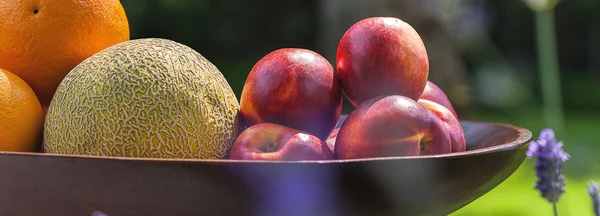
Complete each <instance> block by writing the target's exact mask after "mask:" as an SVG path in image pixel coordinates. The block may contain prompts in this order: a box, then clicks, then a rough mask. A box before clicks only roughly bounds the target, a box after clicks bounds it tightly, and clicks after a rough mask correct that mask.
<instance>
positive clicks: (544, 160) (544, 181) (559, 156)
mask: <svg viewBox="0 0 600 216" xmlns="http://www.w3.org/2000/svg"><path fill="white" fill-rule="evenodd" d="M562 147H563V143H562V142H558V141H556V139H555V136H554V131H553V130H552V129H549V128H546V129H543V130H542V132H541V133H540V137H539V138H538V140H536V141H533V142H531V143H530V144H529V149H528V151H527V157H528V158H533V157H535V158H537V162H536V163H535V166H534V168H535V171H536V175H537V177H538V181H537V184H536V186H535V189H537V190H539V191H540V192H541V195H542V197H543V198H545V199H546V200H548V201H549V202H551V203H553V204H556V202H558V200H559V199H560V196H561V195H562V194H563V193H564V192H565V190H564V186H565V179H564V176H563V172H562V165H563V164H564V163H565V162H566V161H567V160H569V158H570V156H569V154H567V153H566V152H565V151H564V150H563V148H562Z"/></svg>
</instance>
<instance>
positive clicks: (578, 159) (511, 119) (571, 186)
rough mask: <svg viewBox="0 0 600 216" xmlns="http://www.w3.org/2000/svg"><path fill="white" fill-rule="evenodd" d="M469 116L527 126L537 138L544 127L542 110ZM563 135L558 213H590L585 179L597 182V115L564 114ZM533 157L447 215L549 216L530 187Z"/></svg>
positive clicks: (533, 179) (533, 178)
mask: <svg viewBox="0 0 600 216" xmlns="http://www.w3.org/2000/svg"><path fill="white" fill-rule="evenodd" d="M470 119H473V120H481V121H494V122H503V123H508V124H513V125H517V126H520V127H524V128H527V129H529V130H531V131H532V133H533V135H534V139H537V137H538V135H539V132H540V130H541V129H542V128H543V127H544V118H543V112H542V110H536V109H532V110H520V111H519V112H518V113H516V114H498V113H486V112H478V115H477V116H472V117H471V118H470ZM565 120H566V132H567V133H566V136H565V137H557V139H558V140H561V141H563V142H564V144H565V150H566V151H567V152H568V153H569V154H570V155H571V159H570V160H569V161H567V163H566V164H565V167H564V170H565V177H566V184H567V186H566V192H565V194H564V195H563V197H562V199H561V201H560V202H559V203H558V211H559V215H560V216H568V215H572V216H575V215H576V216H587V215H589V216H592V215H593V213H592V206H591V199H590V197H589V196H588V194H587V182H588V181H589V180H596V181H600V170H599V169H598V166H595V164H599V163H600V159H599V158H598V157H597V156H598V155H600V145H598V144H597V142H598V140H600V133H598V132H597V131H600V124H598V122H600V114H598V113H596V114H590V113H582V112H578V113H566V119H565ZM533 163H534V160H533V159H525V162H524V163H523V164H522V165H521V167H520V168H519V169H518V170H517V171H516V172H515V173H514V174H513V175H512V176H511V177H509V178H508V179H507V180H506V181H505V182H503V183H502V184H500V185H499V186H498V187H496V188H495V189H493V190H492V191H490V192H489V193H487V194H486V195H484V196H482V197H481V198H479V199H478V200H476V201H474V202H472V203H471V204H469V205H467V206H465V207H464V208H462V209H460V210H458V211H456V212H454V213H453V214H451V216H471V215H473V216H475V215H494V216H498V215H499V216H503V215H507V216H508V215H511V216H512V215H514V216H519V215H552V206H551V205H550V204H549V203H548V202H546V201H545V200H544V199H542V198H541V197H540V196H539V192H538V191H536V190H534V188H533V187H534V185H535V182H536V180H537V179H536V176H535V173H534V170H533Z"/></svg>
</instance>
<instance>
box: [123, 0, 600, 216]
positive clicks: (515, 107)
mask: <svg viewBox="0 0 600 216" xmlns="http://www.w3.org/2000/svg"><path fill="white" fill-rule="evenodd" d="M530 1H536V0H530ZM122 3H123V5H124V7H125V10H126V12H127V16H128V18H129V22H130V28H131V37H132V39H136V38H148V37H159V38H168V39H171V40H174V41H177V42H180V43H183V44H186V45H188V46H190V47H192V48H194V49H195V50H197V51H198V52H200V53H201V54H202V55H204V56H205V57H206V58H208V59H209V60H210V61H211V62H213V63H214V64H215V65H216V66H217V67H218V68H219V69H220V70H221V72H222V73H223V74H224V75H225V76H226V78H227V80H228V81H229V83H230V85H231V86H232V87H233V89H234V91H235V92H236V94H237V95H238V97H239V95H240V94H241V91H242V88H243V84H244V82H245V79H246V76H247V74H248V72H249V71H250V69H251V68H252V66H253V65H254V63H256V62H257V61H258V60H259V59H260V58H261V57H262V56H264V55H266V54H267V53H269V52H271V51H273V50H275V49H278V48H284V47H299V48H306V49H311V50H314V51H316V52H318V53H320V54H321V55H323V56H324V57H326V58H327V59H328V60H329V61H330V62H331V63H332V65H334V66H335V52H336V49H337V43H338V41H339V39H340V38H341V36H342V35H343V33H344V32H345V31H346V30H347V29H348V28H349V27H350V26H351V25H352V24H353V23H355V22H357V21H359V20H361V19H363V18H366V17H370V16H394V17H398V18H400V19H403V20H404V21H406V22H408V23H410V24H411V25H412V26H413V27H414V28H415V29H416V30H417V31H418V32H419V34H420V35H421V37H422V38H423V40H424V42H425V45H426V47H427V50H428V55H429V59H430V77H429V78H430V80H432V81H433V82H435V83H436V84H438V85H439V86H440V87H441V88H442V89H443V90H444V91H445V92H446V93H447V94H448V96H449V97H450V99H451V100H452V102H453V103H454V105H455V108H456V109H457V112H458V113H459V116H460V118H461V119H462V120H479V121H495V122H504V123H509V124H514V125H517V126H521V127H525V128H528V129H530V130H531V131H532V132H533V133H534V136H535V138H537V135H538V134H539V132H540V130H541V129H542V128H544V127H548V124H546V121H545V119H544V114H543V105H542V104H543V103H542V102H543V101H542V100H541V98H542V97H541V83H540V76H539V71H538V53H537V48H536V40H537V39H536V26H535V17H534V12H532V10H530V9H529V8H528V7H527V5H526V4H525V3H523V2H522V1H520V0H471V1H467V0H450V1H448V0H420V1H416V0H287V1H274V0H270V1H267V0H252V1H248V0H200V1H192V0H145V1H139V0H122ZM554 14H555V18H556V25H555V28H556V38H557V44H556V45H557V49H558V59H559V61H558V63H559V64H560V68H559V72H560V85H561V91H560V93H561V95H562V100H563V101H562V102H563V103H562V106H563V108H564V115H565V124H564V129H565V130H564V131H562V132H561V133H560V134H558V139H559V140H563V141H564V143H565V149H566V151H567V152H568V153H570V154H571V156H572V158H571V160H569V161H568V162H567V163H566V165H565V174H566V178H567V180H566V181H567V188H566V190H567V192H566V193H565V195H564V197H563V199H562V200H561V201H560V203H559V204H558V209H559V212H560V215H577V216H585V215H592V211H591V199H589V196H588V194H587V187H586V184H587V182H588V181H589V180H597V181H600V167H599V166H596V164H598V163H600V159H598V157H597V156H599V155H600V145H599V144H598V141H599V140H600V132H599V131H600V124H599V123H600V112H599V110H600V93H598V92H599V91H600V87H599V86H598V84H599V83H600V1H599V0H564V1H561V2H560V3H559V4H558V6H557V7H556V11H555V12H554ZM351 109H352V107H351V105H350V104H349V103H347V102H346V101H345V103H344V112H349V111H350V110H351ZM532 165H533V161H532V160H526V161H525V162H524V163H523V165H522V166H521V168H520V169H519V170H518V171H517V172H516V173H515V174H514V175H513V176H511V177H510V178H509V179H507V180H506V181H505V182H504V183H503V184H501V185H499V186H498V187H497V188H495V189H494V190H493V191H491V192H489V193H488V194H486V195H484V196H483V197H481V198H480V199H478V200H476V201H475V202H473V203H471V204H470V205H468V206H466V207H464V208H463V209H461V210H459V211H457V212H455V213H454V214H452V215H454V216H466V215H551V213H552V211H551V210H552V208H551V206H550V204H548V203H547V202H544V200H542V199H541V198H539V194H538V192H537V191H535V190H534V189H533V187H534V184H535V180H536V178H535V174H534V172H533V170H532Z"/></svg>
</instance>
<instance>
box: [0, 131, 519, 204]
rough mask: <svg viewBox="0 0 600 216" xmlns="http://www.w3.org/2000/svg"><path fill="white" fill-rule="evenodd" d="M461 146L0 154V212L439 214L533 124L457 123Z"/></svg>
mask: <svg viewBox="0 0 600 216" xmlns="http://www.w3.org/2000/svg"><path fill="white" fill-rule="evenodd" d="M461 124H462V126H463V127H464V132H465V136H466V139H467V151H466V152H460V153H451V154H444V155H433V156H418V157H391V158H369V159H352V160H332V161H300V162H272V161H271V162H268V161H264V162H261V161H236V160H175V159H142V158H115V157H88V156H67V155H51V154H39V153H10V152H0V173H1V176H0V215H14V216H18V215H61V216H62V215H90V214H91V213H92V212H94V211H102V212H103V213H105V214H108V215H110V216H127V215H143V216H148V215H250V216H271V215H273V216H276V215H315V216H317V215H344V216H348V215H447V214H450V213H452V212H454V211H456V210H458V209H460V208H461V207H463V206H465V205H467V204H468V203H470V202H472V201H474V200H475V199H477V198H478V197H480V196H482V195H483V194H485V193H487V192H488V191H490V190H491V189H493V188H494V187H496V186H497V185H498V184H500V183H501V182H503V181H504V180H505V179H506V178H508V177H509V176H510V175H511V174H512V173H513V172H514V171H515V170H516V169H517V168H518V167H519V166H520V165H521V163H522V162H523V160H524V158H525V150H526V145H527V144H528V143H529V141H531V132H530V131H529V130H527V129H524V128H519V127H516V126H512V125H507V124H502V123H489V122H474V121H462V122H461Z"/></svg>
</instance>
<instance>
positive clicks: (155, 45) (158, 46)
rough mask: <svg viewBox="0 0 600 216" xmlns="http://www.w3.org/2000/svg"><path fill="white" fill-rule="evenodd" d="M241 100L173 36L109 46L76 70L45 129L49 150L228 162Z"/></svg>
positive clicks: (208, 65)
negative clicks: (172, 39)
mask: <svg viewBox="0 0 600 216" xmlns="http://www.w3.org/2000/svg"><path fill="white" fill-rule="evenodd" d="M238 110H239V102H238V100H237V98H236V96H235V94H234V92H233V90H232V89H231V86H229V84H228V83H227V80H226V79H225V77H224V76H223V74H222V73H221V72H220V71H219V70H218V69H217V67H216V66H215V65H213V64H212V63H211V62H210V61H208V60H207V59H206V58H204V57H203V56H202V55H201V54H199V53H198V52H196V51H195V50H193V49H191V48H190V47H188V46H185V45H183V44H180V43H177V42H174V41H171V40H167V39H158V38H150V39H136V40H130V41H126V42H123V43H120V44H116V45H114V46H112V47H109V48H107V49H105V50H103V51H101V52H99V53H97V54H95V55H93V56H91V57H90V58H88V59H86V60H84V61H83V62H82V63H81V64H79V65H78V66H76V67H75V68H74V69H73V70H72V71H70V72H69V73H68V74H67V76H66V77H65V78H64V79H63V81H62V82H61V84H60V85H59V87H58V89H57V91H56V93H55V95H54V97H53V99H52V101H51V104H50V106H49V108H48V113H47V116H46V122H45V125H44V149H45V152H47V153H55V154H71V155H95V156H116V157H143V158H195V159H223V158H226V157H227V155H228V153H229V151H230V148H231V146H232V144H233V142H234V140H235V138H236V136H237V135H238V124H239V123H238Z"/></svg>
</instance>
